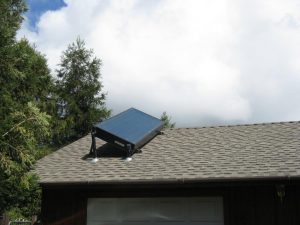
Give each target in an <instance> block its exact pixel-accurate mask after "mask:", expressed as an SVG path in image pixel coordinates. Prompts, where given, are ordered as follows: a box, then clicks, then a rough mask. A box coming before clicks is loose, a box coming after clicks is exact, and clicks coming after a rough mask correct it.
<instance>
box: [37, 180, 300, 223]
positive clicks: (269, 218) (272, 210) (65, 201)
mask: <svg viewBox="0 0 300 225" xmlns="http://www.w3.org/2000/svg"><path fill="white" fill-rule="evenodd" d="M279 184H284V185H285V197H284V198H283V201H281V200H280V198H279V197H278V195H277V189H276V185H279ZM187 196H223V201H224V220H225V225H266V224H268V225H299V224H300V182H299V181H294V182H291V181H289V182H287V181H282V182H281V181H274V182H227V183H219V184H218V183H214V184H213V183H211V184H204V185H203V184H199V183H194V184H155V185H154V184H143V185H137V184H135V185H130V184H127V185H120V184H115V185H83V186H82V185H81V186H80V185H76V186H74V185H60V186H43V197H42V220H43V224H44V225H49V224H51V225H67V224H69V225H85V224H86V207H87V199H88V198H92V197H93V198H95V197H99V198H103V197H187Z"/></svg>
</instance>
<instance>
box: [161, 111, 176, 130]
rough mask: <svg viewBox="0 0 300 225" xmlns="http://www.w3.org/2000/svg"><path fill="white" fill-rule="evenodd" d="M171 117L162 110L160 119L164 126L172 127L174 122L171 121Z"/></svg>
mask: <svg viewBox="0 0 300 225" xmlns="http://www.w3.org/2000/svg"><path fill="white" fill-rule="evenodd" d="M171 119H172V117H170V116H168V115H167V113H166V112H163V113H162V115H161V117H160V120H161V121H162V122H163V123H164V128H174V127H175V125H176V123H171Z"/></svg>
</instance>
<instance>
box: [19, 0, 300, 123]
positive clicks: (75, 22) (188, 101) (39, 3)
mask: <svg viewBox="0 0 300 225" xmlns="http://www.w3.org/2000/svg"><path fill="white" fill-rule="evenodd" d="M28 4H29V11H28V13H27V14H26V15H25V17H26V18H25V21H24V22H23V25H22V28H21V29H20V31H19V32H18V38H21V37H24V36H25V37H26V38H28V39H29V40H30V41H31V42H32V43H35V45H36V46H37V48H38V50H40V51H41V52H42V53H44V54H45V56H46V58H47V59H48V64H49V66H50V68H51V69H52V71H53V74H55V72H54V71H55V68H57V65H58V63H59V60H60V56H61V54H62V51H64V50H65V49H66V48H67V46H68V44H70V43H72V42H73V41H75V40H76V38H77V37H78V36H80V37H81V38H83V39H84V40H85V42H86V45H87V47H88V48H92V49H93V50H94V53H95V55H96V56H97V57H99V58H100V59H101V60H102V63H103V65H102V68H101V74H102V82H103V85H104V91H105V92H107V102H106V103H107V106H108V107H109V108H111V109H112V110H113V114H116V113H118V112H121V111H123V110H126V109H127V108H130V107H135V108H137V109H140V110H142V111H145V112H147V113H149V114H152V115H154V116H156V117H159V116H160V115H161V114H162V112H163V111H166V112H167V113H168V114H169V115H170V116H171V117H172V121H174V122H176V125H177V127H199V126H210V125H226V124H244V123H262V122H278V121H295V120H300V1H299V0H264V1H260V0H245V1H238V0H210V1H197V0H184V1H182V0H149V1H143V0H124V1H122V0H85V1H80V0H64V1H62V0H28Z"/></svg>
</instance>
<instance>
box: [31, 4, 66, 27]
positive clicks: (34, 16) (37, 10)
mask: <svg viewBox="0 0 300 225" xmlns="http://www.w3.org/2000/svg"><path fill="white" fill-rule="evenodd" d="M26 2H27V6H28V11H27V13H26V14H25V16H26V17H27V18H28V20H29V25H30V27H31V28H32V29H34V30H35V28H36V27H35V26H36V23H37V22H38V20H39V18H40V16H41V15H42V14H43V13H45V12H46V11H48V10H57V9H59V8H61V7H64V6H66V4H65V3H64V1H63V0H26Z"/></svg>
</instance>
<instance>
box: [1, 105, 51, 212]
mask: <svg viewBox="0 0 300 225" xmlns="http://www.w3.org/2000/svg"><path fill="white" fill-rule="evenodd" d="M49 119H50V117H49V116H48V115H47V114H46V113H42V112H40V111H39V109H38V108H37V107H36V106H35V105H34V104H33V103H31V102H29V103H28V104H27V106H26V107H24V109H23V110H22V111H16V112H12V113H11V114H10V115H8V116H6V117H5V119H4V121H3V122H4V124H5V125H6V126H8V125H9V126H10V128H9V129H7V130H6V131H5V132H3V128H2V127H1V130H2V133H1V136H0V149H1V152H0V212H3V211H5V210H8V209H10V208H13V207H16V206H18V205H20V204H22V205H25V206H26V207H25V208H28V207H29V206H30V205H31V206H32V204H33V202H31V201H32V200H33V199H34V198H33V199H29V198H28V196H30V194H29V193H33V192H32V190H33V189H35V186H36V179H34V177H33V175H31V174H29V173H27V172H28V171H29V170H30V169H32V165H33V163H34V161H35V150H36V146H37V143H38V142H39V140H43V139H44V138H45V137H46V136H47V135H49V130H48V128H49ZM26 204H27V205H26ZM33 208H34V207H33ZM37 210H38V209H34V211H37Z"/></svg>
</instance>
